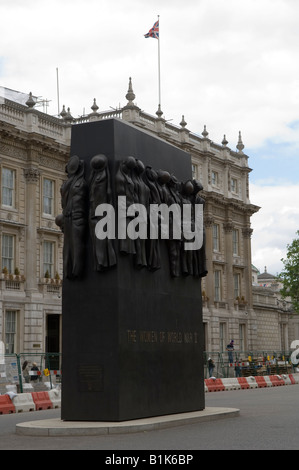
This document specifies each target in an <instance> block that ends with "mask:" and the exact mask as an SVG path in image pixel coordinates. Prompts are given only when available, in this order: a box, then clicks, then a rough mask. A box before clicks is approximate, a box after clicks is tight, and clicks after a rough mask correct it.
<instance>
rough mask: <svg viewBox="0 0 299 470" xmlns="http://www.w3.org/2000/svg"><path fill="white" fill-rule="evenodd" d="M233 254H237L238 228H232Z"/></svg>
mask: <svg viewBox="0 0 299 470" xmlns="http://www.w3.org/2000/svg"><path fill="white" fill-rule="evenodd" d="M232 235H233V254H234V255H237V256H238V255H239V230H235V229H234V230H233V233H232Z"/></svg>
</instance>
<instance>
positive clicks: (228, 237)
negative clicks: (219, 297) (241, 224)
mask: <svg viewBox="0 0 299 470" xmlns="http://www.w3.org/2000/svg"><path fill="white" fill-rule="evenodd" d="M223 228H224V232H225V253H226V285H227V292H226V295H227V299H226V300H227V303H228V306H229V309H231V310H233V308H234V275H233V240H232V231H233V228H234V227H233V224H232V222H230V221H229V222H226V223H225V224H224V225H223Z"/></svg>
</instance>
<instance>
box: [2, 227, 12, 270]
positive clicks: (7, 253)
mask: <svg viewBox="0 0 299 470" xmlns="http://www.w3.org/2000/svg"><path fill="white" fill-rule="evenodd" d="M4 267H6V268H7V270H8V272H9V273H11V274H12V273H13V271H14V237H13V236H12V235H3V236H2V269H3V268H4Z"/></svg>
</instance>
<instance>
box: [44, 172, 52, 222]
mask: <svg viewBox="0 0 299 470" xmlns="http://www.w3.org/2000/svg"><path fill="white" fill-rule="evenodd" d="M43 213H44V214H46V215H53V213H54V181H52V180H49V179H47V178H45V179H44V180H43Z"/></svg>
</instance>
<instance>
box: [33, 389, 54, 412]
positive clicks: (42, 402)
mask: <svg viewBox="0 0 299 470" xmlns="http://www.w3.org/2000/svg"><path fill="white" fill-rule="evenodd" d="M32 399H33V401H34V403H35V407H36V411H38V410H50V409H52V408H53V403H52V402H51V400H50V397H49V393H48V392H33V393H32Z"/></svg>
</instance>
